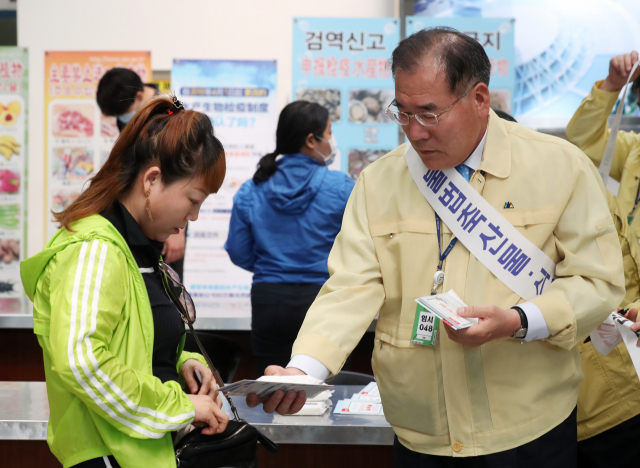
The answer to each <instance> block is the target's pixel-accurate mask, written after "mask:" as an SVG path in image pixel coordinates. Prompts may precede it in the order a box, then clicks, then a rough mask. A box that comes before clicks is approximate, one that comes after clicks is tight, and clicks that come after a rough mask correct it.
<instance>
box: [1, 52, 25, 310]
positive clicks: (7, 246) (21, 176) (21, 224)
mask: <svg viewBox="0 0 640 468" xmlns="http://www.w3.org/2000/svg"><path fill="white" fill-rule="evenodd" d="M28 67H29V55H28V51H27V49H24V48H21V47H0V314H15V313H23V312H26V311H27V309H26V307H27V302H28V301H26V298H25V296H24V291H23V290H22V281H21V280H20V261H21V260H23V259H24V258H25V254H26V252H27V248H26V242H27V221H26V220H27V180H26V168H27V154H28V152H27V136H28V132H27V123H28V118H27V117H28V108H29V107H28V96H29V84H28V83H29V72H28Z"/></svg>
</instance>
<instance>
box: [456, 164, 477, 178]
mask: <svg viewBox="0 0 640 468" xmlns="http://www.w3.org/2000/svg"><path fill="white" fill-rule="evenodd" d="M456 171H458V172H459V173H460V175H461V176H462V177H464V178H465V179H466V180H467V182H469V181H470V180H471V176H472V175H473V173H474V172H475V171H474V170H473V169H471V168H470V167H469V166H465V165H464V164H459V165H457V166H456Z"/></svg>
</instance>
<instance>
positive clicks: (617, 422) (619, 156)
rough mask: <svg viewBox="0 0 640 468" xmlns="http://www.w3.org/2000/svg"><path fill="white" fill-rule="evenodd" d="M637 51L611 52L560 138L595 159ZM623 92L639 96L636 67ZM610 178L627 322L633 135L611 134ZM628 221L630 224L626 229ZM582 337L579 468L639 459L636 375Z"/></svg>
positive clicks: (634, 267) (632, 259)
mask: <svg viewBox="0 0 640 468" xmlns="http://www.w3.org/2000/svg"><path fill="white" fill-rule="evenodd" d="M637 60H638V53H637V52H631V53H629V54H623V55H618V56H616V57H613V58H612V59H611V61H610V62H609V75H608V76H607V78H606V79H605V80H604V81H598V82H596V83H595V85H594V86H593V89H592V90H591V93H590V94H589V96H587V97H586V98H585V99H584V100H583V101H582V104H581V105H580V107H579V108H578V110H577V111H576V113H575V114H574V116H573V118H572V119H571V121H570V122H569V125H568V126H567V129H566V135H567V139H568V140H569V141H571V142H572V143H574V144H575V145H577V146H578V147H579V148H580V149H581V150H583V151H584V152H585V153H586V154H587V155H588V156H589V157H590V158H591V159H592V160H593V162H594V163H595V164H600V161H601V160H602V156H603V155H604V150H605V147H606V144H607V140H608V138H609V134H610V131H611V130H610V129H609V128H608V117H609V115H610V114H611V110H612V109H613V106H614V105H615V103H616V100H617V99H618V96H619V94H620V90H621V89H622V87H623V86H624V85H625V83H626V82H627V78H628V77H629V73H630V72H631V67H632V66H633V64H634V63H635V62H636V61H637ZM632 78H635V81H634V82H633V86H632V89H631V92H632V93H633V94H635V95H636V98H637V99H638V100H639V101H640V90H639V87H640V70H639V71H638V72H636V76H634V77H632ZM610 176H611V177H613V178H614V179H616V180H617V181H619V182H620V190H619V192H618V196H617V197H615V196H614V195H613V194H612V193H611V192H609V191H607V197H608V202H609V208H610V211H611V214H612V216H613V220H614V222H615V225H616V229H617V231H618V237H619V240H620V246H621V247H622V252H623V261H624V269H625V283H626V285H625V286H626V294H625V297H624V299H623V301H622V303H621V307H624V308H630V309H631V310H630V312H629V313H628V318H630V319H632V320H635V317H636V316H637V308H638V305H639V300H640V298H639V296H640V292H639V287H640V284H639V283H640V275H639V273H638V267H639V266H640V252H639V250H640V249H639V247H638V237H639V234H640V231H639V228H640V221H639V219H640V217H636V216H635V215H636V210H637V205H638V201H639V197H640V135H638V134H637V133H635V132H622V131H621V132H619V133H618V135H617V139H616V150H615V153H614V159H613V165H612V167H611V172H610ZM628 221H629V222H630V223H631V226H629V224H628ZM589 341H590V340H589V339H587V341H586V342H585V343H582V344H580V345H579V346H578V348H579V349H580V353H581V356H582V370H583V372H584V375H585V377H584V380H583V381H582V383H581V384H580V393H579V396H578V441H579V442H578V462H579V466H580V467H584V468H605V467H606V468H617V467H626V466H628V465H629V464H633V463H634V462H635V460H637V459H638V458H639V457H640V446H639V445H638V444H637V440H638V438H639V437H640V380H639V379H638V375H637V373H636V370H635V368H634V366H633V363H632V362H631V357H630V356H629V351H628V350H627V347H626V345H625V344H624V343H620V344H619V345H618V346H617V348H616V349H614V350H613V351H612V352H610V353H609V354H608V355H607V356H602V355H601V354H600V353H599V352H598V351H596V349H595V348H594V347H593V344H592V343H590V342H589Z"/></svg>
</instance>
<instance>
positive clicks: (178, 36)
mask: <svg viewBox="0 0 640 468" xmlns="http://www.w3.org/2000/svg"><path fill="white" fill-rule="evenodd" d="M398 4H399V1H398V0H20V1H19V2H18V45H19V46H21V47H28V48H29V56H30V58H29V67H30V69H29V100H30V108H29V146H30V149H29V220H28V221H29V238H28V243H29V245H28V254H29V255H33V254H35V253H37V252H38V251H40V250H41V249H42V246H43V245H44V243H45V242H46V239H45V232H46V229H45V226H44V210H45V192H44V173H45V169H46V168H45V165H44V155H45V153H44V151H45V149H44V52H45V50H105V51H109V50H150V51H151V57H152V65H153V69H154V70H170V69H171V63H172V60H173V58H192V59H247V60H272V59H276V60H277V61H278V101H279V105H280V107H281V108H282V107H283V106H284V105H285V104H286V103H287V102H289V101H290V99H291V53H292V52H291V36H292V18H293V17H294V16H318V17H371V18H374V17H391V16H397V11H398Z"/></svg>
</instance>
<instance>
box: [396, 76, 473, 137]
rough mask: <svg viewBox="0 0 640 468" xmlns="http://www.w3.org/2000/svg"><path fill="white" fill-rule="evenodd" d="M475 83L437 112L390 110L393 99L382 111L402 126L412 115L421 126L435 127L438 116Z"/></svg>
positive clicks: (461, 97)
mask: <svg viewBox="0 0 640 468" xmlns="http://www.w3.org/2000/svg"><path fill="white" fill-rule="evenodd" d="M476 84H478V83H476ZM476 84H474V85H473V86H472V87H471V88H470V89H469V91H467V92H466V93H464V94H463V95H462V96H460V97H459V98H458V99H456V100H455V101H453V102H452V103H451V104H450V105H449V107H447V108H446V109H444V110H442V111H440V112H438V113H437V114H434V113H433V112H419V113H417V114H409V113H407V112H400V111H399V110H392V109H391V106H393V105H395V104H396V100H395V99H394V100H393V101H391V103H390V104H389V105H388V106H387V109H386V110H385V111H384V113H385V114H387V115H388V116H389V118H390V119H391V120H392V121H393V122H395V123H397V124H398V125H402V126H405V125H409V122H411V118H412V117H414V118H415V119H416V120H417V121H418V123H419V124H420V125H422V126H423V127H436V126H437V125H438V124H439V123H440V121H439V120H438V117H440V116H441V115H442V114H444V113H445V112H447V111H449V110H450V109H451V108H452V107H453V106H454V105H455V103H457V102H458V101H459V100H460V99H463V98H465V97H466V96H467V94H469V93H470V92H471V90H472V89H473V88H474V87H475V85H476Z"/></svg>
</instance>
